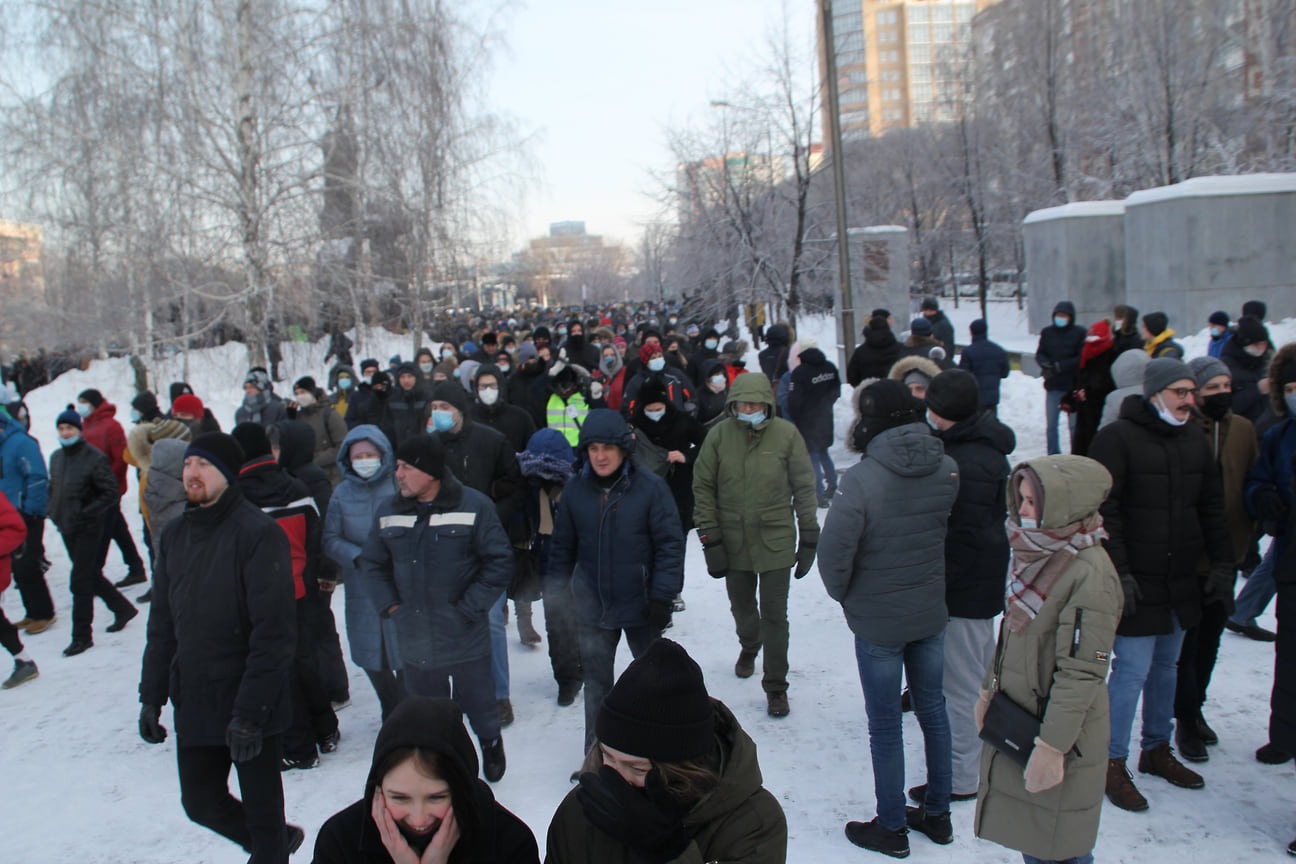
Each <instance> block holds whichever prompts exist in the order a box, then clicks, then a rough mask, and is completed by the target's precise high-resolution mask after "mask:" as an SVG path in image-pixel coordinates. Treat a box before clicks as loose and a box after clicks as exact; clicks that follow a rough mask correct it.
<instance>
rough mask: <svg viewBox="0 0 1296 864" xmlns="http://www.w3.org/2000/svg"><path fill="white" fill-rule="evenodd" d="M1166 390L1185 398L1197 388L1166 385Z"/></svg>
mask: <svg viewBox="0 0 1296 864" xmlns="http://www.w3.org/2000/svg"><path fill="white" fill-rule="evenodd" d="M1166 391H1167V392H1170V393H1173V394H1174V395H1176V396H1178V397H1179V398H1180V399H1187V398H1188V397H1189V396H1191V395H1193V394H1194V393H1196V392H1197V388H1196V387H1167V388H1166Z"/></svg>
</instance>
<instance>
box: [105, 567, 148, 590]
mask: <svg viewBox="0 0 1296 864" xmlns="http://www.w3.org/2000/svg"><path fill="white" fill-rule="evenodd" d="M147 581H148V576H146V575H145V574H144V570H143V569H142V568H139V567H132V568H131V569H130V570H129V571H128V572H127V573H126V578H125V579H120V580H118V581H117V582H114V583H113V587H114V588H129V587H130V586H131V585H143V584H144V583H145V582H147Z"/></svg>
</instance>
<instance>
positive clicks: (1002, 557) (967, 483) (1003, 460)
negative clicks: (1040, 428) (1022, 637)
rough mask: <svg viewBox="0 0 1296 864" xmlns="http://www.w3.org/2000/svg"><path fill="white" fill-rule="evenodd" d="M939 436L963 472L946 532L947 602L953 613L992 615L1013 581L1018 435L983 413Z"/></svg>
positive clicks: (952, 615) (975, 616)
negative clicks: (1012, 489)
mask: <svg viewBox="0 0 1296 864" xmlns="http://www.w3.org/2000/svg"><path fill="white" fill-rule="evenodd" d="M936 437H937V438H939V439H941V442H942V443H943V444H944V445H945V455H946V456H949V457H951V458H953V460H954V461H955V462H957V463H958V473H959V488H958V497H957V498H955V499H954V507H953V508H952V509H951V510H950V515H949V523H948V528H947V530H946V533H945V605H946V606H947V607H949V614H950V617H953V618H993V617H995V616H996V615H998V614H999V613H1000V612H1002V611H1003V609H1004V591H1005V589H1006V587H1007V581H1008V558H1009V555H1010V553H1011V550H1010V549H1009V547H1008V532H1007V531H1006V530H1005V529H1004V520H1005V519H1007V518H1008V494H1007V493H1008V474H1009V472H1010V471H1011V466H1010V465H1009V464H1008V454H1009V453H1011V452H1012V451H1013V450H1015V449H1016V448H1017V436H1016V435H1014V434H1013V430H1012V429H1010V428H1008V427H1007V426H1005V425H1004V424H1003V423H1001V422H999V420H998V419H997V418H996V417H995V416H994V415H993V414H991V413H989V412H983V413H980V414H977V415H974V416H973V417H970V418H968V419H967V420H963V421H961V422H959V423H955V424H954V425H953V426H951V427H950V428H948V429H946V430H945V431H943V432H937V433H936Z"/></svg>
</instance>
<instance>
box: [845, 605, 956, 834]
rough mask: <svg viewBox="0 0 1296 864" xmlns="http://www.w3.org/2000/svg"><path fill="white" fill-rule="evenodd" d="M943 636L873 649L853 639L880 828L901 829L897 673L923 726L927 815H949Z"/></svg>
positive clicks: (902, 781)
mask: <svg viewBox="0 0 1296 864" xmlns="http://www.w3.org/2000/svg"><path fill="white" fill-rule="evenodd" d="M944 643H945V633H944V631H942V632H940V633H937V634H936V635H935V636H928V637H927V638H926V639H920V640H918V641H917V642H908V643H906V644H904V645H873V644H872V643H869V642H865V641H864V640H863V639H861V638H859V637H858V636H856V637H855V660H856V662H857V663H858V664H859V673H860V686H861V687H862V688H863V689H864V711H865V713H867V714H868V730H869V752H870V753H871V754H872V757H873V795H874V797H875V798H876V799H877V818H878V822H879V823H881V825H882V827H884V828H887V829H889V830H891V831H898V830H900V829H901V828H904V827H905V824H906V823H905V765H904V731H903V720H902V718H903V715H902V714H901V713H900V675H901V672H902V671H903V672H904V677H905V679H906V680H907V681H908V682H909V698H910V700H911V701H912V702H913V709H914V716H915V717H917V718H918V725H919V726H920V727H922V733H923V747H924V750H925V752H926V756H927V800H926V802H925V805H926V807H927V812H929V813H948V812H949V802H950V786H951V784H952V783H953V781H954V769H953V765H952V763H953V750H952V746H953V745H952V744H951V743H950V726H949V716H948V715H947V714H946V713H945V696H944V694H942V692H941V681H942V679H943V678H944V674H945V648H944Z"/></svg>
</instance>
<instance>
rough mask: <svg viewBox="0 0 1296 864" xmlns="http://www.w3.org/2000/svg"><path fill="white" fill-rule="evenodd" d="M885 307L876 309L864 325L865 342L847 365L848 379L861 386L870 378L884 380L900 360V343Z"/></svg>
mask: <svg viewBox="0 0 1296 864" xmlns="http://www.w3.org/2000/svg"><path fill="white" fill-rule="evenodd" d="M879 312H882V313H885V312H886V310H885V309H875V310H873V317H872V318H870V319H869V322H868V326H867V327H865V328H864V341H863V342H861V343H860V344H859V345H858V346H857V347H856V348H855V351H854V353H852V354H851V357H850V361H849V362H848V363H847V364H846V382H847V383H848V384H850V386H851V387H858V386H859V385H860V383H861V382H863V381H867V380H868V379H870V378H877V379H882V378H885V377H886V376H887V373H888V372H890V371H891V367H892V366H894V365H895V362H896V361H897V360H899V359H900V352H901V347H900V342H899V341H898V340H897V339H896V337H895V333H894V332H892V330H891V324H890V320H889V318H890V316H889V315H887V314H881V315H879V314H878V313H879Z"/></svg>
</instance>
